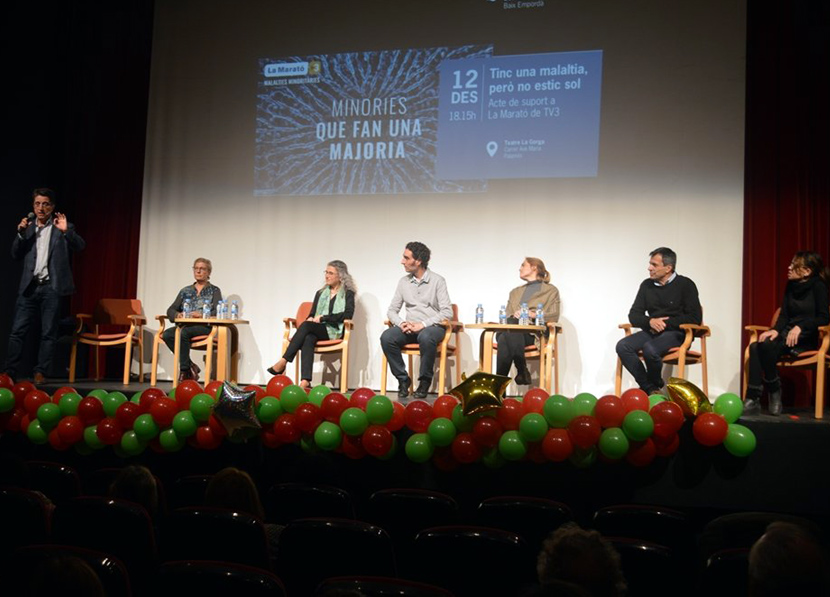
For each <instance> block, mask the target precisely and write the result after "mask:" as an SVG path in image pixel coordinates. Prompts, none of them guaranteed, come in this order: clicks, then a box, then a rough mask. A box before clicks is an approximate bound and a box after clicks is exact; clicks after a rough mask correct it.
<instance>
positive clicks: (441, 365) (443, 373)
mask: <svg viewBox="0 0 830 597" xmlns="http://www.w3.org/2000/svg"><path fill="white" fill-rule="evenodd" d="M438 354H439V356H438V358H439V359H440V361H439V362H438V395H439V396H440V395H441V394H443V393H444V391H445V390H446V388H447V386H445V385H444V384H445V383H446V381H447V353H446V352H444V351H443V350H442V351H441V352H440V353H438Z"/></svg>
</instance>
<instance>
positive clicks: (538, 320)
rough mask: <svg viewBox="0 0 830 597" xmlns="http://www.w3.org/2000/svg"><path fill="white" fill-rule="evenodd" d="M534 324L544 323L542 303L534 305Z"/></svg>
mask: <svg viewBox="0 0 830 597" xmlns="http://www.w3.org/2000/svg"><path fill="white" fill-rule="evenodd" d="M536 325H545V310H544V309H543V308H542V303H539V304H538V305H536Z"/></svg>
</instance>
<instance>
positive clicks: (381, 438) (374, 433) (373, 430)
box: [363, 425, 392, 456]
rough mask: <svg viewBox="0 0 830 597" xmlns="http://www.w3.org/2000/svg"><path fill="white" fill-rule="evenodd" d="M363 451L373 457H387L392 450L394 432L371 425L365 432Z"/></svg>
mask: <svg viewBox="0 0 830 597" xmlns="http://www.w3.org/2000/svg"><path fill="white" fill-rule="evenodd" d="M363 449H364V450H366V453H367V454H371V455H372V456H385V455H386V454H387V453H388V452H389V450H390V449H392V432H391V431H389V429H388V428H386V427H384V426H383V425H369V426H368V427H367V428H366V431H364V432H363Z"/></svg>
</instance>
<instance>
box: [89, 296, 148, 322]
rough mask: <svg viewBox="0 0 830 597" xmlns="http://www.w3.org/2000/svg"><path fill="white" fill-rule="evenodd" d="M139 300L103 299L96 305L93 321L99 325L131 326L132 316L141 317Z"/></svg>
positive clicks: (141, 311)
mask: <svg viewBox="0 0 830 597" xmlns="http://www.w3.org/2000/svg"><path fill="white" fill-rule="evenodd" d="M142 313H143V310H142V308H141V301H140V300H138V299H101V300H99V301H98V304H97V305H95V311H94V312H93V314H92V320H93V321H94V322H95V323H96V324H98V325H130V324H131V321H130V318H129V316H130V315H141V314H142Z"/></svg>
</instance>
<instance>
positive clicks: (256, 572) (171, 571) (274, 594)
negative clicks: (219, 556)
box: [157, 560, 287, 597]
mask: <svg viewBox="0 0 830 597" xmlns="http://www.w3.org/2000/svg"><path fill="white" fill-rule="evenodd" d="M157 586H158V587H159V588H161V589H164V592H166V593H168V594H170V595H187V594H191V595H246V596H250V597H260V596H261V597H284V596H285V595H287V593H286V591H285V587H284V586H283V584H282V581H281V580H280V579H279V578H278V577H277V576H276V575H274V574H272V573H271V572H268V571H266V570H261V569H259V568H253V567H250V566H245V565H243V564H234V563H231V562H220V561H211V560H181V561H176V562H167V563H165V564H162V565H161V566H160V567H159V571H158V585H157Z"/></svg>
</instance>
